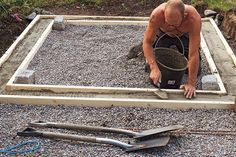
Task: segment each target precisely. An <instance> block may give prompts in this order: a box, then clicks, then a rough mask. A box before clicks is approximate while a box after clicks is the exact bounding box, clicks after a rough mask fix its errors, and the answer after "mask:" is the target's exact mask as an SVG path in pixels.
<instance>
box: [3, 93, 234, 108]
mask: <svg viewBox="0 0 236 157" xmlns="http://www.w3.org/2000/svg"><path fill="white" fill-rule="evenodd" d="M234 99H235V97H229V96H227V99H225V98H224V97H222V101H219V100H218V101H214V99H213V100H207V101H195V100H191V101H190V100H156V99H149V100H146V99H123V98H121V99H119V98H84V97H49V96H19V95H0V102H1V103H6V104H8V103H14V104H42V105H58V104H65V105H76V106H92V107H111V106H124V107H131V106H134V107H150V108H170V109H190V108H196V109H199V108H207V109H235V100H234Z"/></svg>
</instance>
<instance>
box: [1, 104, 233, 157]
mask: <svg viewBox="0 0 236 157" xmlns="http://www.w3.org/2000/svg"><path fill="white" fill-rule="evenodd" d="M0 111H1V116H0V123H1V130H0V149H2V148H5V147H7V146H10V145H15V144H17V143H20V142H22V141H24V140H39V141H40V142H41V143H42V147H41V149H40V151H39V152H37V153H34V154H32V155H33V156H45V157H46V156H53V157H54V156H55V157H57V156H58V157H62V156H65V157H72V156H86V157H90V156H91V157H96V156H107V157H110V156H119V157H120V156H122V157H137V156H142V157H149V156H155V157H156V156H161V157H170V156H176V157H179V156H181V157H193V156H201V157H203V156H219V157H223V156H227V157H233V156H236V147H235V145H236V138H235V136H213V135H209V136H207V135H187V134H186V135H182V136H180V137H173V138H172V139H171V141H170V143H169V144H168V145H167V146H166V147H163V148H155V149H150V150H143V151H139V152H132V153H125V152H123V151H122V149H120V148H118V147H115V146H110V145H101V144H93V143H84V142H70V141H61V140H49V139H40V138H30V137H29V138H22V137H18V136H16V133H17V132H18V131H22V130H23V129H24V128H25V127H26V126H27V125H26V124H27V123H28V122H31V121H33V120H45V121H51V122H67V123H75V124H83V125H94V126H107V127H116V128H130V129H131V128H135V129H141V130H146V129H152V128H157V127H163V126H168V125H175V124H179V125H183V126H185V127H187V128H189V129H190V128H194V129H206V130H231V131H236V129H235V125H236V124H235V123H236V114H235V112H234V111H230V110H203V109H201V110H195V109H192V110H181V111H179V110H169V109H149V108H139V107H135V108H134V107H126V108H124V107H111V108H96V107H72V106H62V105H58V106H48V105H45V106H39V105H11V104H1V105H0ZM40 130H47V131H56V130H53V129H40ZM56 132H65V133H72V134H77V135H89V136H100V137H107V138H113V139H118V140H121V141H123V142H128V141H129V140H130V139H129V138H127V137H126V136H121V135H120V136H118V135H115V134H105V133H103V134H102V133H100V134H98V133H97V134H93V133H91V132H82V131H81V132H73V131H65V130H57V131H56ZM0 156H1V155H0Z"/></svg>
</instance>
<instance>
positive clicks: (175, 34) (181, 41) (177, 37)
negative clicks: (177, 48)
mask: <svg viewBox="0 0 236 157" xmlns="http://www.w3.org/2000/svg"><path fill="white" fill-rule="evenodd" d="M165 35H167V33H164V34H162V35H161V36H160V37H159V38H158V39H157V42H156V44H155V48H156V47H157V44H158V42H159V41H160V40H161V39H162V38H163V37H164V36H165ZM174 36H175V37H176V38H177V39H178V40H179V42H180V44H181V46H182V48H183V55H184V54H185V52H184V44H183V42H182V41H181V40H180V38H179V37H178V36H177V35H176V34H174Z"/></svg>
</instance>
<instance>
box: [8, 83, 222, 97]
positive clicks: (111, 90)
mask: <svg viewBox="0 0 236 157" xmlns="http://www.w3.org/2000/svg"><path fill="white" fill-rule="evenodd" d="M6 89H7V91H48V92H53V93H103V94H118V93H126V94H129V93H148V92H150V93H151V92H158V89H155V88H117V87H87V86H62V85H33V84H8V85H7V87H6ZM161 90H162V91H165V92H167V93H180V94H182V93H183V90H181V89H161ZM196 92H197V94H218V95H225V94H226V92H224V91H213V90H212V91H211V90H196Z"/></svg>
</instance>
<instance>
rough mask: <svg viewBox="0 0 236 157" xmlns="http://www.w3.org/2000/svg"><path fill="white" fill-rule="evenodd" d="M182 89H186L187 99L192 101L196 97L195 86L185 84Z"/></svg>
mask: <svg viewBox="0 0 236 157" xmlns="http://www.w3.org/2000/svg"><path fill="white" fill-rule="evenodd" d="M180 88H181V89H184V96H185V97H186V98H187V99H192V98H193V97H196V88H195V86H193V85H191V84H184V85H181V86H180Z"/></svg>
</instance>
